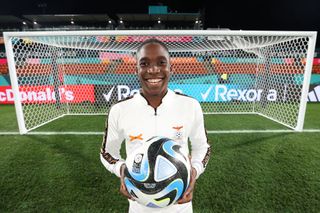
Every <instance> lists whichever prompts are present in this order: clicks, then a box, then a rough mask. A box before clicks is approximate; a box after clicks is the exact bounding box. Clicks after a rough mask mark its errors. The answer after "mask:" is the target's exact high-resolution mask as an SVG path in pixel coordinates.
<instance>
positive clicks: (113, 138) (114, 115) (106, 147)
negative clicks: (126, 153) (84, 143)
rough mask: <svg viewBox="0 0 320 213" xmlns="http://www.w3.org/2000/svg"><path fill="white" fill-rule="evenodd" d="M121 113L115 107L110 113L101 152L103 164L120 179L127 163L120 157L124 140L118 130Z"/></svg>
mask: <svg viewBox="0 0 320 213" xmlns="http://www.w3.org/2000/svg"><path fill="white" fill-rule="evenodd" d="M119 111H120V109H119V107H118V106H117V105H114V106H112V107H111V109H110V111H109V113H108V116H107V119H106V124H105V132H104V136H103V141H102V147H101V152H100V160H101V162H102V164H103V165H104V166H105V167H106V169H107V170H109V171H110V172H111V173H113V174H115V175H117V176H118V177H120V167H121V165H122V164H123V163H124V162H125V161H124V160H123V159H121V156H120V149H121V143H122V141H123V140H124V138H123V137H122V134H121V132H120V129H119V128H118V118H119Z"/></svg>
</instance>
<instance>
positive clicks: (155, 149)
mask: <svg viewBox="0 0 320 213" xmlns="http://www.w3.org/2000/svg"><path fill="white" fill-rule="evenodd" d="M190 171H191V165H190V161H189V158H188V155H187V153H185V152H184V151H183V149H182V147H181V146H180V145H179V143H178V142H176V141H174V140H171V139H169V138H164V137H152V138H150V139H149V140H147V141H146V142H145V143H144V144H143V145H142V146H141V147H139V148H138V149H136V150H135V151H134V152H133V153H131V154H130V155H129V156H128V157H127V159H126V169H125V172H124V175H125V178H124V181H125V185H126V187H127V190H128V192H129V193H130V194H131V195H132V196H133V197H134V199H135V200H136V201H137V202H139V203H140V204H142V205H145V206H148V207H152V208H162V207H166V206H169V205H172V204H174V203H175V202H176V201H177V200H179V199H180V198H181V197H182V195H183V193H184V192H185V190H186V189H187V188H188V185H189V182H190Z"/></svg>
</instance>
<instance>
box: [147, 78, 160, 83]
mask: <svg viewBox="0 0 320 213" xmlns="http://www.w3.org/2000/svg"><path fill="white" fill-rule="evenodd" d="M162 80H163V78H149V79H146V81H147V82H148V83H149V84H151V85H157V84H159V83H161V82H162Z"/></svg>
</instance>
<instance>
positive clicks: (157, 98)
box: [141, 90, 168, 109]
mask: <svg viewBox="0 0 320 213" xmlns="http://www.w3.org/2000/svg"><path fill="white" fill-rule="evenodd" d="M167 92H168V90H166V91H165V92H164V93H163V94H159V95H148V94H146V93H144V92H143V90H142V91H141V95H142V96H143V97H144V98H145V99H146V100H147V102H148V104H149V105H150V106H152V107H153V108H154V109H156V108H158V106H160V104H161V103H162V99H163V97H164V96H165V95H166V94H167Z"/></svg>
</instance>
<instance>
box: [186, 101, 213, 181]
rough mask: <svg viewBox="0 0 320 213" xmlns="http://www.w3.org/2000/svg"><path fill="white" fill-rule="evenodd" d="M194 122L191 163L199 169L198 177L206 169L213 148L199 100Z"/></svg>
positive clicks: (191, 135)
mask: <svg viewBox="0 0 320 213" xmlns="http://www.w3.org/2000/svg"><path fill="white" fill-rule="evenodd" d="M193 116H194V117H193V118H194V122H193V124H192V130H191V134H190V136H189V139H190V141H191V165H192V167H194V168H195V169H196V171H197V177H196V178H198V177H199V176H200V175H201V174H202V173H203V172H204V170H205V167H206V165H207V164H208V161H209V158H210V154H211V148H210V145H209V144H208V138H207V132H206V129H205V127H204V119H203V113H202V109H201V106H200V104H199V102H197V101H196V102H195V104H194V115H193Z"/></svg>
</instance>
